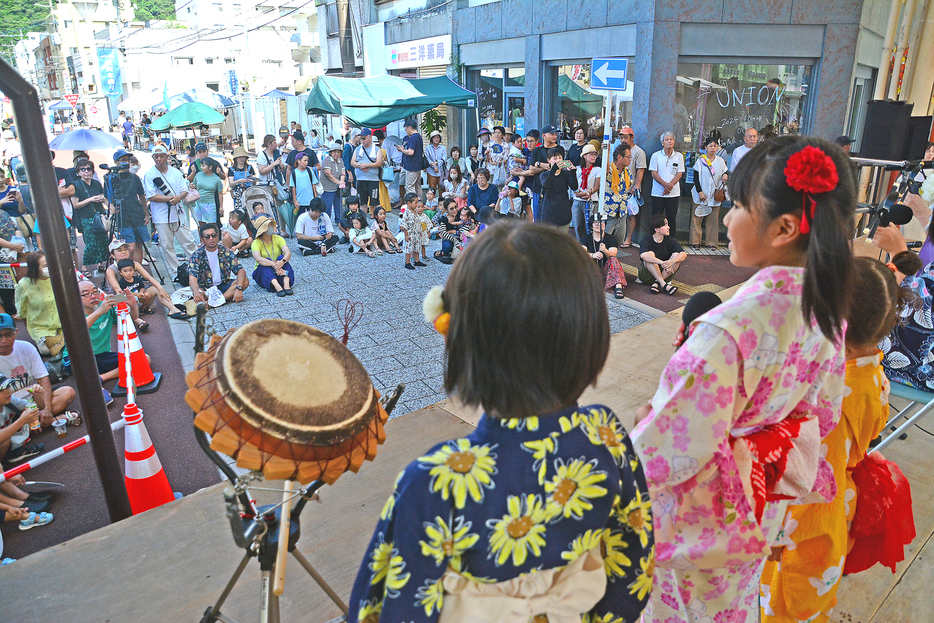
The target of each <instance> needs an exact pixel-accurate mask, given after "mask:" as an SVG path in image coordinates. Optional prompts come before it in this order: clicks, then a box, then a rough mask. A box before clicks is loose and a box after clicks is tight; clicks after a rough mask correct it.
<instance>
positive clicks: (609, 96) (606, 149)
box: [598, 91, 613, 215]
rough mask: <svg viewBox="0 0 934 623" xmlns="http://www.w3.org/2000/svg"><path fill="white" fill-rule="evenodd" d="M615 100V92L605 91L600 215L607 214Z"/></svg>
mask: <svg viewBox="0 0 934 623" xmlns="http://www.w3.org/2000/svg"><path fill="white" fill-rule="evenodd" d="M612 101H613V93H612V92H611V91H604V92H603V147H602V148H601V149H602V151H603V160H602V164H601V166H600V207H599V208H598V212H599V214H600V215H603V214H606V172H607V169H608V168H609V166H610V165H609V162H610V158H611V157H612V156H613V154H611V153H610V144H611V143H610V127H611V126H610V104H611V103H612Z"/></svg>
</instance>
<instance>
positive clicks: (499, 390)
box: [348, 221, 654, 623]
mask: <svg viewBox="0 0 934 623" xmlns="http://www.w3.org/2000/svg"><path fill="white" fill-rule="evenodd" d="M423 309H424V312H425V319H426V320H427V321H428V322H430V323H432V324H433V326H434V327H435V329H436V330H437V331H438V332H439V333H440V334H441V335H442V336H444V337H445V340H444V344H445V351H446V353H445V355H446V356H445V357H444V361H445V362H446V363H445V365H446V369H445V371H444V379H445V390H446V391H447V392H448V394H449V395H456V396H457V397H458V400H460V401H461V402H462V403H464V404H466V405H470V406H472V407H481V408H482V409H483V411H484V414H483V415H482V417H481V418H480V421H479V423H478V424H477V428H476V429H474V431H473V432H472V433H471V434H469V435H467V436H465V437H462V438H460V439H453V440H450V441H445V442H443V443H440V444H438V445H436V446H435V447H433V448H431V449H430V450H429V451H428V452H426V453H425V454H424V455H423V456H421V457H419V458H418V459H416V460H415V461H413V462H412V463H411V464H410V465H409V466H408V467H406V468H405V470H403V472H402V473H401V474H400V475H399V477H398V478H397V479H396V484H395V487H394V490H393V492H392V495H391V497H390V498H389V500H388V501H387V503H386V505H385V507H384V508H383V513H382V515H381V516H380V521H379V523H378V524H377V526H376V530H375V532H374V534H373V538H372V539H371V541H370V544H369V546H368V548H367V551H366V553H365V555H364V557H363V562H362V563H361V565H360V570H359V572H358V574H357V579H356V582H355V583H354V587H353V591H352V592H351V597H350V604H351V608H350V612H351V614H350V618H349V619H348V620H349V621H351V622H353V623H360V622H363V621H386V622H389V621H423V622H434V621H438V620H439V619H440V620H442V621H443V620H449V621H465V620H472V621H496V620H508V621H526V620H529V618H530V614H529V613H536V614H539V615H541V618H542V619H544V618H545V616H547V617H548V619H549V620H552V621H558V620H561V621H572V620H573V621H579V620H581V619H582V618H583V620H585V621H606V622H609V621H613V622H620V623H632V622H634V621H637V620H638V618H639V614H640V612H641V611H642V609H643V607H644V606H645V603H646V600H647V598H648V594H649V590H650V589H651V586H652V573H653V569H654V554H653V534H652V518H651V516H650V505H649V502H648V490H647V489H646V485H645V477H644V475H643V473H642V466H641V465H640V462H639V460H638V459H637V458H636V455H635V453H634V452H633V449H632V444H631V443H630V441H629V438H628V437H627V435H626V430H625V428H623V425H622V423H621V422H620V421H619V419H618V418H617V416H616V415H615V414H614V413H613V412H612V411H611V410H610V409H609V408H607V407H605V406H602V405H589V406H578V404H577V400H578V398H579V397H580V395H581V394H582V393H583V391H584V390H585V389H586V388H587V387H588V386H590V385H592V384H593V383H594V382H595V381H596V379H597V375H598V374H599V373H600V371H601V370H602V368H603V366H604V363H605V362H606V358H607V354H608V351H609V342H610V326H609V320H608V317H607V307H606V299H605V297H604V294H603V288H602V283H601V281H600V277H599V275H598V273H597V268H596V266H594V263H593V260H591V259H590V258H589V257H587V254H586V253H584V251H583V249H581V247H580V245H578V244H577V242H576V241H574V240H572V239H571V238H570V237H569V236H568V235H567V234H566V233H561V232H559V231H557V230H556V229H554V228H548V227H545V226H543V225H536V224H531V223H521V222H518V221H508V222H503V223H499V224H497V225H495V226H493V227H490V229H489V231H488V232H487V233H486V234H484V236H483V237H482V238H480V239H478V241H477V242H476V243H475V244H474V245H472V246H471V248H469V249H467V250H466V251H465V252H464V254H463V255H462V256H461V257H460V259H459V260H458V261H457V263H456V264H455V265H454V267H453V269H452V270H451V274H450V277H449V278H448V281H447V284H446V285H445V286H444V287H441V286H438V287H436V288H433V289H432V290H431V291H430V292H429V293H428V296H427V297H426V298H425V302H424V304H423ZM541 319H547V321H541V322H540V321H539V320H541ZM569 354H573V355H574V356H571V357H569V356H568V355H569ZM402 561H404V568H403V567H402V564H403V563H402ZM397 571H398V572H397ZM402 571H404V573H402ZM504 602H506V603H507V604H508V605H504ZM506 608H508V609H509V612H510V613H511V616H505V615H503V612H501V610H504V609H506ZM467 609H470V612H469V613H468V612H467ZM520 612H521V615H520V614H519V613H520ZM556 613H574V614H573V615H571V614H568V615H565V616H562V617H561V618H559V617H558V616H557V615H556ZM500 615H503V616H500ZM581 615H583V617H582V616H581Z"/></svg>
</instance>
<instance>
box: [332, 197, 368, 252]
mask: <svg viewBox="0 0 934 623" xmlns="http://www.w3.org/2000/svg"><path fill="white" fill-rule="evenodd" d="M361 214H363V215H364V216H366V215H365V214H364V213H363V210H361V209H360V197H359V196H358V195H351V196H349V197H347V203H346V205H345V207H344V211H343V212H342V213H341V218H340V221H339V222H338V223H337V227H338V228H339V229H340V230H341V233H342V234H344V237H343V238H341V244H345V243H348V242H350V238H349V237H348V234H349V233H350V228H351V227H352V226H353V225H352V223H351V219H352V218H353V217H354V216H356V215H361Z"/></svg>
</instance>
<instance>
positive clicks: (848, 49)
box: [810, 24, 859, 140]
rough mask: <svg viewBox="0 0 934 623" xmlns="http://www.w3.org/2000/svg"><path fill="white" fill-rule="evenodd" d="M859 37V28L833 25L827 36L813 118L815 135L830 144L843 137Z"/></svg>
mask: <svg viewBox="0 0 934 623" xmlns="http://www.w3.org/2000/svg"><path fill="white" fill-rule="evenodd" d="M858 35H859V26H858V25H857V24H829V25H828V26H827V32H826V34H825V35H824V56H823V58H822V59H821V65H820V72H819V75H818V83H817V100H816V105H815V106H814V108H813V110H812V115H811V122H810V125H811V134H813V135H815V136H820V137H821V138H825V139H827V140H833V139H834V138H835V137H837V136H840V135H841V134H843V125H844V116H845V114H846V104H847V99H848V98H849V93H850V80H851V78H852V75H853V57H854V55H855V54H856V40H857V37H858Z"/></svg>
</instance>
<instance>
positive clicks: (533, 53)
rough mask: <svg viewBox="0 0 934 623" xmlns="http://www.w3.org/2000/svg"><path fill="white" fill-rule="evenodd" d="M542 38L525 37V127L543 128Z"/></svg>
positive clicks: (534, 36) (535, 36)
mask: <svg viewBox="0 0 934 623" xmlns="http://www.w3.org/2000/svg"><path fill="white" fill-rule="evenodd" d="M541 67H542V38H541V37H540V36H538V35H531V36H528V37H526V38H525V128H526V130H529V129H531V128H541V121H542V110H541V103H540V102H541V92H540V91H541Z"/></svg>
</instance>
